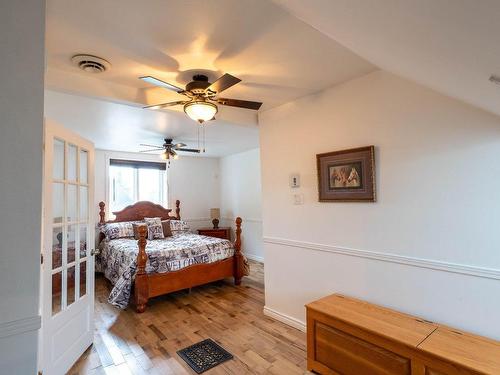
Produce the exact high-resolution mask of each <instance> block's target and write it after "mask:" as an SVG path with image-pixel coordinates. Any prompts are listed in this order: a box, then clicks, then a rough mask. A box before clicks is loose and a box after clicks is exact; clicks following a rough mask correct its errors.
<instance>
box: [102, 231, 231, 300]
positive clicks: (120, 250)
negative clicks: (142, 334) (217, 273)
mask: <svg viewBox="0 0 500 375" xmlns="http://www.w3.org/2000/svg"><path fill="white" fill-rule="evenodd" d="M138 252H139V248H138V245H137V240H135V239H133V238H118V239H114V240H104V241H103V242H101V245H100V254H99V256H97V257H96V270H97V271H100V272H103V273H104V276H105V277H106V278H107V279H108V280H109V281H110V282H111V283H112V284H113V289H112V290H111V293H110V295H109V298H108V302H109V303H111V304H112V305H114V306H116V307H119V308H122V309H123V308H125V307H127V305H128V303H129V299H130V295H131V293H132V283H133V281H134V278H135V274H136V272H137V254H138ZM146 254H147V256H148V260H147V262H146V272H147V273H165V272H172V271H178V270H180V269H183V268H185V267H188V266H191V265H193V264H201V263H214V262H218V261H220V260H223V259H226V258H229V257H232V256H233V254H234V249H233V245H232V243H231V242H230V241H228V240H224V239H220V238H214V237H207V236H200V235H198V234H193V233H189V232H184V233H176V234H174V235H173V236H171V237H168V238H165V239H161V240H148V242H147V245H146Z"/></svg>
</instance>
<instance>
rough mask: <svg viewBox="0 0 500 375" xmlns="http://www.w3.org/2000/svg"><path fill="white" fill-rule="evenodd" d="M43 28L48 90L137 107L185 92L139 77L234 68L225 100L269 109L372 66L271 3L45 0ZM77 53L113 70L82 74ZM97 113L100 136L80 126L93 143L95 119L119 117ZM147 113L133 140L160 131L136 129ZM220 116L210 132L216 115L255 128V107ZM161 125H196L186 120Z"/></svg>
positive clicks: (181, 78) (174, 78) (177, 78)
mask: <svg viewBox="0 0 500 375" xmlns="http://www.w3.org/2000/svg"><path fill="white" fill-rule="evenodd" d="M46 24H47V33H46V45H47V66H48V69H47V74H46V87H47V88H48V89H50V90H53V91H60V92H67V93H72V94H77V95H83V96H87V97H92V98H98V99H104V100H107V101H113V102H118V103H126V104H128V105H131V106H137V107H140V106H142V105H144V104H154V103H159V102H165V101H170V100H179V98H184V97H183V96H180V95H178V94H176V93H173V92H169V91H167V90H164V89H159V88H154V87H151V86H150V85H148V84H147V83H144V82H142V81H140V80H139V79H138V77H139V76H142V75H153V76H155V77H158V78H160V79H163V80H166V81H168V82H171V83H173V84H176V85H178V86H184V85H185V84H186V83H187V82H188V81H189V80H190V78H191V76H192V74H193V73H194V72H195V71H199V70H203V71H208V72H209V75H210V77H212V78H216V77H218V76H220V75H222V74H223V73H226V72H227V73H231V74H233V75H235V76H237V77H239V78H241V79H242V80H243V81H242V82H241V83H240V84H238V85H236V86H234V87H232V88H230V89H228V90H226V91H225V92H224V95H223V96H224V97H230V98H236V99H246V100H255V101H262V102H263V103H264V105H263V107H262V109H261V110H266V109H269V108H272V107H275V106H278V105H280V104H283V103H285V102H288V101H291V100H293V99H296V98H299V97H301V96H304V95H307V94H310V93H313V92H317V91H320V90H322V89H324V88H326V87H329V86H332V85H335V84H338V83H341V82H345V81H347V80H350V79H352V78H355V77H358V76H361V75H363V74H366V73H368V72H370V71H373V70H374V69H376V68H375V67H374V66H373V65H372V64H370V63H368V62H367V61H365V60H364V59H362V58H360V57H358V56H357V55H355V54H354V53H352V52H351V51H349V50H348V49H347V48H345V47H343V46H342V45H340V44H339V43H337V42H335V41H334V40H332V39H331V38H329V37H327V36H325V35H324V34H322V33H321V32H318V31H317V30H315V29H314V28H312V27H311V26H309V25H307V24H306V23H304V22H303V21H301V20H299V19H297V18H296V17H294V16H292V15H290V14H289V13H288V12H287V11H285V10H284V9H282V8H281V7H280V6H278V5H276V4H274V3H273V2H272V1H269V0H237V1H236V0H209V1H207V0H147V1H137V0H121V1H119V2H112V1H102V0H86V1H73V0H72V1H68V0H48V1H47V23H46ZM77 53H88V54H93V55H97V56H100V57H103V58H105V59H107V60H109V61H110V63H111V64H112V66H111V69H110V70H109V71H108V72H105V73H101V74H90V73H85V72H83V71H80V70H79V69H78V68H76V67H75V66H73V65H72V64H71V61H70V59H71V56H73V55H74V54H77ZM53 104H54V105H55V106H57V103H53ZM109 108H118V107H108V109H109ZM178 109H179V110H182V109H181V108H178ZM54 111H56V109H55V108H54ZM120 111H121V110H120ZM141 111H142V110H141ZM102 112H103V113H101V114H100V116H103V117H99V118H97V117H96V115H94V118H93V120H94V121H95V122H96V128H95V130H96V132H95V133H92V132H89V131H88V130H87V131H86V132H87V134H88V137H89V138H91V139H92V140H94V141H95V142H96V143H98V142H102V141H101V140H99V139H98V137H97V135H98V133H97V132H98V131H99V132H100V131H105V130H101V129H99V128H98V126H99V124H108V123H110V122H112V121H113V118H114V116H115V113H114V112H113V111H112V110H107V111H102ZM149 112H151V111H146V110H145V111H142V112H141V113H143V114H144V116H145V117H144V121H137V126H138V127H139V128H138V129H137V130H136V133H134V134H135V135H136V137H137V138H136V140H137V141H144V140H145V139H146V138H148V137H150V136H151V135H156V136H157V137H158V136H159V137H161V136H162V131H163V130H164V129H163V130H162V129H159V128H155V127H149V128H146V127H145V125H142V124H145V123H147V122H148V121H149V120H148V119H151V118H155V117H156V116H159V115H155V114H151V113H149ZM120 113H121V112H120ZM163 113H165V114H166V115H167V117H168V116H170V115H177V113H176V112H175V111H172V110H165V111H164V112H163ZM118 115H119V114H118ZM138 116H140V115H138ZM183 116H184V115H183ZM163 117H165V116H163ZM168 118H169V119H170V117H168ZM217 118H218V120H217V121H215V122H214V123H213V124H211V126H212V125H213V128H214V129H215V128H216V127H217V126H219V122H220V120H224V121H226V122H227V123H226V125H227V127H229V126H230V124H240V125H241V124H244V125H253V126H257V116H256V113H255V111H251V110H245V109H235V108H231V107H224V108H221V112H220V113H219V114H218V116H217ZM167 122H175V123H179V124H180V123H182V124H186V126H190V125H192V124H191V123H190V120H188V119H187V118H185V117H175V120H174V117H172V119H171V120H169V121H167ZM188 124H189V125H188ZM73 126H74V125H73ZM179 126H181V125H179ZM221 128H224V127H222V124H221ZM141 129H143V130H144V131H141ZM221 133H222V131H221ZM235 133H238V134H242V133H241V132H235ZM214 134H215V130H214ZM187 136H189V137H192V134H190V135H187ZM234 136H237V135H234ZM221 137H222V135H221ZM108 138H109V137H108ZM219 140H220V141H222V138H219ZM234 141H235V143H238V142H240V141H239V140H234ZM241 142H242V143H245V142H246V141H244V140H242V141H241ZM103 147H106V148H111V147H115V145H113V146H112V145H111V144H108V145H103ZM221 150H222V149H221ZM215 152H216V153H220V152H221V151H220V150H216V151H215Z"/></svg>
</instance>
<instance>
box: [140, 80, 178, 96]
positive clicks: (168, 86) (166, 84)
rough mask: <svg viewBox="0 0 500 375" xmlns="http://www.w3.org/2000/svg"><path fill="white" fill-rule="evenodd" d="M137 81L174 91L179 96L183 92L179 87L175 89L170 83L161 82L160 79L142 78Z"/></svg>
mask: <svg viewBox="0 0 500 375" xmlns="http://www.w3.org/2000/svg"><path fill="white" fill-rule="evenodd" d="M139 79H142V80H143V81H144V82H147V83H151V84H152V85H155V86H158V87H163V88H164V89H167V90H171V91H175V92H177V93H179V94H183V93H184V92H185V90H184V89H181V88H180V87H177V86H175V85H172V84H171V83H168V82H165V81H162V80H161V79H158V78H155V77H151V76H144V77H139Z"/></svg>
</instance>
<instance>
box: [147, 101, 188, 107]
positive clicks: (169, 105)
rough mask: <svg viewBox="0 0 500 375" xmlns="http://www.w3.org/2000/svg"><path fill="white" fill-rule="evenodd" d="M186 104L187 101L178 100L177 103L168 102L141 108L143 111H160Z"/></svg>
mask: <svg viewBox="0 0 500 375" xmlns="http://www.w3.org/2000/svg"><path fill="white" fill-rule="evenodd" d="M187 102H188V101H186V100H180V101H177V102H168V103H161V104H153V105H147V106H145V107H142V108H144V109H162V108H167V107H173V106H174V105H180V104H186V103H187Z"/></svg>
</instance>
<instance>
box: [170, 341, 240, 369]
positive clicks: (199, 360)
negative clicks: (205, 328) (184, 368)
mask: <svg viewBox="0 0 500 375" xmlns="http://www.w3.org/2000/svg"><path fill="white" fill-rule="evenodd" d="M177 354H179V356H180V357H181V358H182V359H183V360H184V361H186V363H187V364H188V365H189V366H190V367H191V368H192V369H193V370H194V371H196V373H198V374H201V373H202V372H205V371H207V370H210V369H211V368H212V367H215V366H217V365H220V364H221V363H222V362H225V361H227V360H229V359H233V355H232V354H231V353H229V352H228V351H226V350H224V349H223V348H222V347H221V346H220V345H218V344H217V343H216V342H215V341H213V340H212V339H206V340H203V341H200V342H199V343H196V344H194V345H191V346H188V347H187V348H184V349H182V350H179V351H178V352H177Z"/></svg>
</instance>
